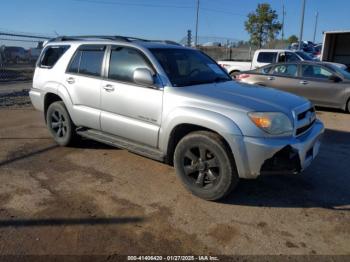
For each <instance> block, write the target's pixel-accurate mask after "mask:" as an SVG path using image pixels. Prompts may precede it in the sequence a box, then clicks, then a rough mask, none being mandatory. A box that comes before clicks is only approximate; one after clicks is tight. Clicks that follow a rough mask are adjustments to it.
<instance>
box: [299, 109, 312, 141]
mask: <svg viewBox="0 0 350 262" xmlns="http://www.w3.org/2000/svg"><path fill="white" fill-rule="evenodd" d="M296 118H297V122H296V131H295V135H296V136H300V135H302V134H304V133H305V132H307V131H308V130H309V129H310V128H311V127H312V126H313V124H314V123H315V122H316V112H315V108H314V107H310V108H309V109H307V110H305V111H303V112H301V113H299V114H298V115H297V117H296Z"/></svg>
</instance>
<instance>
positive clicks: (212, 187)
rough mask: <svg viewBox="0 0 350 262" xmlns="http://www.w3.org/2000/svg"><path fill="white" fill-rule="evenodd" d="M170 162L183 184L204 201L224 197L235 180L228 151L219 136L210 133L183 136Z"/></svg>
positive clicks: (236, 179)
mask: <svg viewBox="0 0 350 262" xmlns="http://www.w3.org/2000/svg"><path fill="white" fill-rule="evenodd" d="M174 165H175V169H176V173H177V175H178V176H179V177H180V179H181V181H182V182H183V184H184V185H185V187H186V188H187V189H188V190H189V191H191V192H192V193H193V194H194V195H196V196H198V197H200V198H203V199H205V200H219V199H221V198H224V197H225V196H227V195H228V194H229V193H230V192H231V191H232V190H233V189H234V188H235V186H236V185H237V183H238V174H237V170H236V165H235V161H234V158H233V156H232V154H231V152H230V151H229V149H228V148H227V146H226V145H225V143H224V141H223V139H222V138H221V137H220V136H218V135H217V134H215V133H212V132H207V131H199V132H194V133H190V134H189V135H187V136H185V137H184V138H183V139H182V140H181V141H180V142H179V143H178V145H177V146H176V149H175V154H174Z"/></svg>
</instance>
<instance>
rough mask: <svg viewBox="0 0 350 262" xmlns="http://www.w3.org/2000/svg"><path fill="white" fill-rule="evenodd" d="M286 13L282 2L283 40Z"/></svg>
mask: <svg viewBox="0 0 350 262" xmlns="http://www.w3.org/2000/svg"><path fill="white" fill-rule="evenodd" d="M285 15H286V11H285V8H284V3H283V6H282V41H283V40H284V16H285Z"/></svg>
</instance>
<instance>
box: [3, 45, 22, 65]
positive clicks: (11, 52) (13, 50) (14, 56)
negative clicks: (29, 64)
mask: <svg viewBox="0 0 350 262" xmlns="http://www.w3.org/2000/svg"><path fill="white" fill-rule="evenodd" d="M3 55H4V57H5V62H7V63H16V64H17V63H19V62H23V61H27V59H28V57H27V52H26V50H25V49H24V48H23V47H18V46H5V47H4V50H3Z"/></svg>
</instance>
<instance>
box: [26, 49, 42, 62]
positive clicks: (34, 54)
mask: <svg viewBox="0 0 350 262" xmlns="http://www.w3.org/2000/svg"><path fill="white" fill-rule="evenodd" d="M41 50H42V49H41V48H29V49H28V60H29V62H31V63H35V62H36V60H38V58H39V56H40V53H41Z"/></svg>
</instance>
